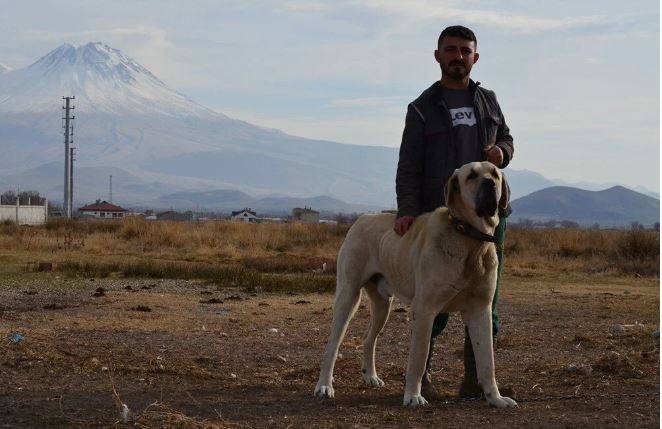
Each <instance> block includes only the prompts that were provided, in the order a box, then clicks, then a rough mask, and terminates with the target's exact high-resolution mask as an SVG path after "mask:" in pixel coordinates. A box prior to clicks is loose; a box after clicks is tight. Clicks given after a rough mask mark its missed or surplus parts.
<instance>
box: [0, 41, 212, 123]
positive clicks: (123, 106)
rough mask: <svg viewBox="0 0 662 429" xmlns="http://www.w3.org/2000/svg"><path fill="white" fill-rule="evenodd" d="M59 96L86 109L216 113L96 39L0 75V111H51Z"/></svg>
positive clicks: (64, 47) (166, 113)
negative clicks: (74, 98)
mask: <svg viewBox="0 0 662 429" xmlns="http://www.w3.org/2000/svg"><path fill="white" fill-rule="evenodd" d="M64 95H75V96H76V105H77V106H79V108H80V109H85V112H86V113H112V114H142V115H151V114H162V115H170V116H193V117H203V118H208V117H214V116H218V115H219V114H218V113H215V112H213V111H211V110H209V109H207V108H205V107H203V106H200V105H199V104H196V103H194V102H193V101H191V100H190V99H188V98H187V97H186V96H184V95H182V94H180V93H178V92H176V91H174V90H172V89H170V88H168V87H167V86H166V85H165V84H164V83H163V82H162V81H160V80H159V79H158V78H157V77H156V76H154V75H153V74H152V73H151V72H150V71H149V70H147V69H146V68H144V67H143V66H141V65H140V64H138V63H137V62H136V61H134V60H132V59H131V58H129V57H127V56H126V55H124V54H123V53H122V52H120V51H118V50H117V49H113V48H111V47H109V46H107V45H105V44H103V43H101V42H95V43H88V44H86V45H83V46H79V47H77V48H76V47H74V46H73V45H70V44H68V43H65V44H63V45H61V46H60V47H59V48H57V49H55V50H54V51H52V52H50V53H48V54H47V55H45V56H43V57H42V58H40V59H39V60H38V61H37V62H35V63H34V64H32V65H30V66H28V67H27V68H25V69H21V70H15V71H9V70H8V71H7V73H5V74H4V75H3V76H2V79H0V112H1V113H22V112H30V113H35V112H44V111H52V109H53V102H54V100H57V99H58V98H59V97H62V96H64ZM221 116H222V115H221Z"/></svg>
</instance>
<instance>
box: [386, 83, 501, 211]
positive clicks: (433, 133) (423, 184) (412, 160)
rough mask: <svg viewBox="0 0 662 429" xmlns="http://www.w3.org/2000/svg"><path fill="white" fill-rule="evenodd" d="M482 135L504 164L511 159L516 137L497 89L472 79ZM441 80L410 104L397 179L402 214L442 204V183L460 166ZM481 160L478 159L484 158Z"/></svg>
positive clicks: (484, 141) (470, 84)
mask: <svg viewBox="0 0 662 429" xmlns="http://www.w3.org/2000/svg"><path fill="white" fill-rule="evenodd" d="M469 89H470V90H471V91H472V92H473V97H474V112H475V114H476V118H477V120H478V122H477V124H478V136H479V138H480V139H481V143H482V145H483V146H484V147H487V146H489V145H491V144H494V143H495V144H496V145H497V146H499V147H500V148H501V150H502V151H503V158H504V160H503V165H502V166H501V168H504V167H506V166H507V165H508V163H509V162H510V160H511V159H512V158H513V152H514V148H513V138H512V137H511V135H510V131H509V129H508V126H507V125H506V121H505V120H504V118H503V113H501V108H500V107H499V103H498V102H497V99H496V96H495V95H494V92H492V91H490V90H488V89H485V88H483V87H481V86H480V83H479V82H478V83H477V82H474V81H470V83H469ZM451 124H452V122H451V116H450V112H449V111H448V107H447V106H446V103H445V102H444V100H443V97H442V88H441V82H439V81H437V82H435V83H434V84H433V85H432V86H431V87H429V88H428V89H426V90H425V91H423V93H422V94H421V95H420V96H419V97H418V98H417V99H416V100H414V101H413V102H411V103H410V104H409V106H408V108H407V119H406V120H405V130H404V132H403V134H402V144H401V145H400V160H399V161H398V172H397V175H396V177H395V192H396V194H397V198H398V217H401V216H418V215H420V214H422V213H424V212H428V211H432V210H434V209H436V208H437V207H440V206H442V205H443V204H444V186H445V185H446V181H447V180H448V178H450V176H451V175H452V174H453V171H455V169H456V168H459V167H461V166H460V165H457V162H456V160H455V159H456V150H455V144H456V142H454V139H453V132H452V125H451ZM485 160H486V158H485V155H484V154H483V158H482V159H477V160H476V161H485Z"/></svg>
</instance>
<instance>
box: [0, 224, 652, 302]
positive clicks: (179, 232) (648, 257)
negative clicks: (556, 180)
mask: <svg viewBox="0 0 662 429" xmlns="http://www.w3.org/2000/svg"><path fill="white" fill-rule="evenodd" d="M348 229H349V226H348V225H337V226H330V225H311V224H300V223H295V224H246V223H232V222H205V223H185V222H149V221H145V220H143V219H140V218H128V219H124V220H122V221H64V220H58V221H52V222H49V223H48V224H47V225H46V226H44V227H19V226H16V225H14V224H11V223H3V224H0V258H2V259H5V260H6V261H8V262H13V263H14V265H15V266H23V267H24V266H25V264H26V263H27V262H44V261H48V262H51V261H52V262H55V264H56V266H57V267H58V268H57V269H58V270H60V271H63V272H65V273H67V274H69V275H80V276H89V277H94V276H97V277H105V276H110V275H113V274H115V273H119V274H121V275H124V276H129V277H152V278H180V279H190V278H203V279H209V280H212V281H215V282H219V283H228V284H237V285H241V286H246V285H248V284H250V283H251V282H257V283H258V284H265V285H269V286H267V288H276V286H275V285H276V283H278V282H284V283H285V284H288V285H290V286H294V285H297V284H299V285H301V286H302V287H305V289H306V290H311V289H310V288H309V287H307V286H304V285H306V284H308V285H309V284H314V285H316V286H315V287H321V288H322V289H324V290H328V289H329V287H330V286H329V285H330V284H332V282H333V279H332V277H333V274H334V273H335V259H336V254H337V251H338V249H339V247H340V245H341V243H342V240H343V238H344V236H345V234H346V233H347V230H348ZM505 255H506V269H507V270H508V272H509V273H511V274H513V275H516V276H523V277H527V276H532V275H539V274H541V273H548V274H550V275H553V274H556V273H561V272H563V273H585V274H607V275H612V274H617V275H633V274H634V275H639V276H659V255H660V252H659V233H657V232H654V231H640V230H632V231H607V230H582V229H520V228H510V229H509V230H508V231H507V237H506V246H505ZM324 263H326V267H327V270H326V271H325V272H324V273H320V271H321V268H322V265H323V264H324ZM297 276H298V277H299V279H298V280H296V281H294V280H292V278H294V277H297ZM288 279H289V280H288ZM331 287H332V286H331ZM278 289H280V288H278Z"/></svg>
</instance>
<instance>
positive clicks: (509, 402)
mask: <svg viewBox="0 0 662 429" xmlns="http://www.w3.org/2000/svg"><path fill="white" fill-rule="evenodd" d="M488 402H489V403H490V406H492V407H496V408H508V407H516V406H517V402H515V401H514V400H513V399H510V398H509V397H507V396H499V397H498V398H494V399H489V400H488Z"/></svg>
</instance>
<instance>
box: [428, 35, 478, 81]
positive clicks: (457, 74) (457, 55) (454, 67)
mask: <svg viewBox="0 0 662 429" xmlns="http://www.w3.org/2000/svg"><path fill="white" fill-rule="evenodd" d="M434 57H435V59H436V60H437V62H438V63H439V64H440V65H441V72H442V75H444V76H448V77H449V78H451V79H453V80H462V79H464V78H465V77H467V76H469V73H470V72H471V68H472V67H473V65H474V63H476V61H478V52H476V43H475V42H473V41H470V40H465V39H462V38H460V37H453V36H446V37H444V38H443V39H442V41H441V46H439V49H437V50H435V51H434Z"/></svg>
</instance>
